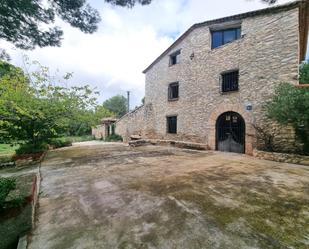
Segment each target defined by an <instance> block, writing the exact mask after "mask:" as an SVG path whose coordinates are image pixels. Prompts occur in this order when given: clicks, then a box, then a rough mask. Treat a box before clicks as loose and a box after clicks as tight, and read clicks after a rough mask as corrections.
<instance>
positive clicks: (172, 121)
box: [166, 116, 177, 134]
mask: <svg viewBox="0 0 309 249" xmlns="http://www.w3.org/2000/svg"><path fill="white" fill-rule="evenodd" d="M166 121H167V133H171V134H176V133H177V116H170V117H166Z"/></svg>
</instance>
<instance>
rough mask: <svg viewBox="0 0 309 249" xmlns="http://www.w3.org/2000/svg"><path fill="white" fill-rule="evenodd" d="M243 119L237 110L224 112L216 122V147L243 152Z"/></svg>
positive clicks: (222, 149) (221, 149) (220, 149)
mask: <svg viewBox="0 0 309 249" xmlns="http://www.w3.org/2000/svg"><path fill="white" fill-rule="evenodd" d="M245 129H246V128H245V121H244V119H243V118H242V116H241V115H239V114H238V113H237V112H225V113H223V114H221V115H220V116H219V117H218V119H217V122H216V149H217V150H219V151H228V152H236V153H245Z"/></svg>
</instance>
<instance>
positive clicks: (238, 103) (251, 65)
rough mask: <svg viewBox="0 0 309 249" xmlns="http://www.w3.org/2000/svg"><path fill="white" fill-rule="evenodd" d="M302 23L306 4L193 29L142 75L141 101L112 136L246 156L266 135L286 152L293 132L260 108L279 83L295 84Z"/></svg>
mask: <svg viewBox="0 0 309 249" xmlns="http://www.w3.org/2000/svg"><path fill="white" fill-rule="evenodd" d="M308 22H309V4H308V2H307V1H294V2H290V3H288V4H285V5H280V6H276V7H269V8H266V9H262V10H257V11H252V12H248V13H244V14H239V15H233V16H229V17H225V18H220V19H216V20H211V21H206V22H203V23H198V24H194V25H193V26H192V27H191V28H189V29H188V30H187V31H186V32H185V33H184V34H183V35H181V36H180V37H179V38H178V39H177V40H176V41H175V42H174V43H173V44H172V45H171V46H170V47H169V48H168V49H167V50H165V51H164V52H163V53H162V54H161V55H160V56H159V57H158V58H157V59H155V61H154V62H153V63H151V64H150V65H149V66H148V67H147V68H146V69H145V70H144V73H145V75H146V86H145V103H144V105H143V106H141V107H139V108H137V109H135V110H134V111H132V112H130V113H128V114H126V115H125V116H123V117H122V118H121V119H120V120H118V121H117V122H116V133H118V134H120V135H122V136H123V138H124V139H125V140H130V137H132V136H139V137H141V138H148V139H159V140H172V141H188V142H195V143H201V144H206V145H207V147H208V148H209V149H212V150H222V151H231V152H239V153H247V154H252V152H253V149H254V148H257V147H261V146H264V145H265V143H266V142H265V139H264V140H263V136H262V135H263V134H264V135H265V134H268V133H272V134H275V136H274V138H273V143H274V146H276V147H277V148H280V149H281V150H282V151H284V150H293V149H294V148H296V146H299V145H298V144H297V142H296V140H295V134H294V131H293V129H292V128H291V127H281V126H279V125H278V124H276V123H274V122H273V121H271V120H269V119H267V117H266V115H265V112H264V110H263V106H264V105H265V103H266V102H267V101H268V100H270V99H271V97H272V95H273V93H274V88H275V87H276V86H277V85H278V84H279V83H281V82H289V83H291V84H294V85H298V84H299V82H298V72H299V64H300V63H301V62H302V61H303V60H304V59H305V53H306V45H307V38H308Z"/></svg>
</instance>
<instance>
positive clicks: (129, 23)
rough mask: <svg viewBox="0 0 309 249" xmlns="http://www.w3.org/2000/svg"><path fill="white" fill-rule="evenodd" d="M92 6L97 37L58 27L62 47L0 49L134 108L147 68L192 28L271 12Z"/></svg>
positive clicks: (184, 4) (203, 1)
mask: <svg viewBox="0 0 309 249" xmlns="http://www.w3.org/2000/svg"><path fill="white" fill-rule="evenodd" d="M89 2H90V3H91V5H92V6H93V7H95V8H97V9H98V10H99V11H100V14H101V17H102V22H101V23H100V25H99V30H98V32H97V33H95V34H91V35H86V34H84V33H82V32H80V31H79V30H78V29H74V28H71V27H70V26H69V25H68V24H66V23H63V22H59V25H60V26H61V27H62V28H63V30H64V39H63V41H62V46H61V47H59V48H58V47H48V48H41V49H35V50H34V51H30V52H29V51H27V52H25V51H21V50H16V49H15V50H14V49H12V48H13V46H12V45H10V44H8V43H5V42H0V46H1V47H5V48H6V49H7V52H9V54H10V55H11V57H12V63H13V64H15V65H17V66H22V62H21V54H22V53H26V54H27V55H28V56H29V57H30V59H31V60H38V61H40V62H41V64H43V65H45V66H48V67H50V68H51V69H52V70H56V69H59V70H60V72H62V73H65V72H74V78H73V79H72V80H71V84H73V83H74V84H75V85H76V84H90V85H91V86H94V87H96V88H97V90H98V91H99V92H100V97H99V101H100V102H103V101H104V100H105V99H107V98H109V97H111V96H113V95H116V94H122V95H126V91H128V90H129V91H131V96H132V98H131V100H132V101H131V108H133V107H134V106H136V105H139V104H140V101H141V99H142V97H143V96H144V75H143V74H142V71H143V69H145V68H146V67H147V66H148V65H149V64H150V63H151V62H152V61H153V60H154V59H155V58H156V57H157V56H159V55H160V54H161V53H162V52H163V51H164V50H165V49H166V48H167V47H168V46H169V45H171V44H172V43H173V41H175V39H176V38H177V37H179V36H180V35H181V34H182V33H183V32H184V31H186V29H188V28H189V27H190V26H191V25H192V24H194V23H196V22H202V21H206V20H210V19H214V18H219V17H224V16H229V15H233V14H238V13H242V12H246V11H251V10H256V9H261V8H265V7H267V5H266V4H263V3H261V2H260V0H216V1H214V0H153V3H152V4H151V5H149V6H136V7H135V8H133V9H126V8H121V7H115V6H111V5H109V4H106V3H104V1H103V0H89ZM286 2H288V0H279V2H278V3H279V4H283V3H286Z"/></svg>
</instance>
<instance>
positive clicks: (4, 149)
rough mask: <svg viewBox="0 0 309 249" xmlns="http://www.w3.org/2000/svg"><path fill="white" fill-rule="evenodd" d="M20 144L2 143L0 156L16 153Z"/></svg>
mask: <svg viewBox="0 0 309 249" xmlns="http://www.w3.org/2000/svg"><path fill="white" fill-rule="evenodd" d="M18 147H19V146H18V145H15V146H11V145H10V144H0V156H7V155H14V153H15V150H16V149H17V148H18Z"/></svg>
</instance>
